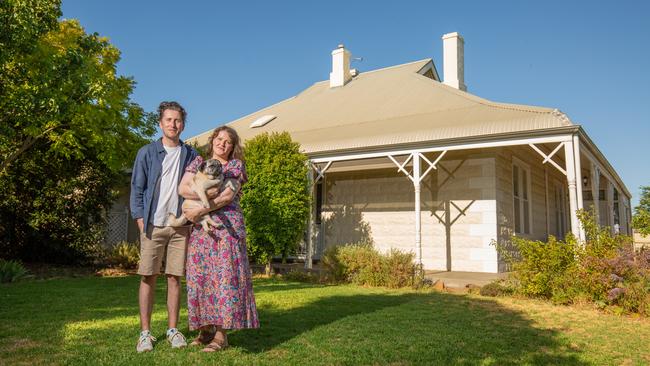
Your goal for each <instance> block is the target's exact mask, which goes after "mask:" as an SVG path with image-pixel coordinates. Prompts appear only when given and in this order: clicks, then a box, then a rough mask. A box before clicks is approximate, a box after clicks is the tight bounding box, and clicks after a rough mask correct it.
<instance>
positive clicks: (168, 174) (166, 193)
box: [153, 145, 181, 226]
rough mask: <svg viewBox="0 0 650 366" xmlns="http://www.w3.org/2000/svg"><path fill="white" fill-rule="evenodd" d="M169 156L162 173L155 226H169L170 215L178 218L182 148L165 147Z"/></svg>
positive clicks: (166, 158)
mask: <svg viewBox="0 0 650 366" xmlns="http://www.w3.org/2000/svg"><path fill="white" fill-rule="evenodd" d="M163 147H164V148H165V151H167V155H165V160H163V163H162V171H161V173H160V195H159V196H158V206H156V212H155V213H154V215H153V224H154V225H155V226H167V217H169V214H170V213H171V214H172V215H174V216H176V210H178V175H179V174H180V169H179V166H180V161H181V147H180V145H179V146H176V147H169V146H163Z"/></svg>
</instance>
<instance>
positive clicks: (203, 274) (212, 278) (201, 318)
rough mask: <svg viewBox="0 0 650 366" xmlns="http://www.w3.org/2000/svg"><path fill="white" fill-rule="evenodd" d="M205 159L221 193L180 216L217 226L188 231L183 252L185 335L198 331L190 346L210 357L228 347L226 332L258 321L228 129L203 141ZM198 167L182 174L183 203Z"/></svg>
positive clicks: (233, 141)
mask: <svg viewBox="0 0 650 366" xmlns="http://www.w3.org/2000/svg"><path fill="white" fill-rule="evenodd" d="M207 155H208V156H209V157H211V158H212V159H216V160H219V162H221V164H222V167H223V174H224V184H223V187H222V188H221V190H220V192H219V193H217V195H216V196H215V197H214V198H213V199H211V207H210V208H195V209H188V210H185V211H184V214H185V216H186V217H187V218H188V219H189V220H190V221H192V222H195V223H196V222H198V221H199V220H200V218H201V216H203V215H205V214H209V215H210V216H211V218H212V219H213V220H214V221H216V222H217V223H218V224H220V225H218V226H212V227H211V228H210V229H209V230H207V231H206V230H204V229H203V227H201V225H196V224H195V225H194V226H193V227H192V231H191V234H190V239H189V241H188V248H187V265H186V277H187V302H188V304H187V307H188V314H189V326H190V330H196V329H199V330H200V333H199V336H198V337H197V338H196V339H195V340H194V341H193V342H192V344H194V345H204V346H205V348H204V349H203V351H205V352H214V351H219V350H222V349H224V348H226V347H228V338H227V335H226V330H227V329H242V328H258V327H259V320H258V317H257V308H256V306H255V296H254V295H253V284H252V280H251V272H250V269H249V263H248V257H247V254H246V227H245V226H244V215H243V212H242V209H241V207H240V205H239V198H240V196H241V185H242V184H244V183H245V182H246V180H247V177H246V170H245V167H244V162H243V152H242V147H241V143H240V140H239V136H238V135H237V132H236V131H235V130H234V129H232V128H230V127H227V126H221V127H218V128H216V129H215V130H214V132H213V133H212V135H211V136H210V138H209V140H208V151H207ZM202 162H203V158H202V157H200V156H199V157H197V158H196V159H195V160H194V161H193V162H192V163H191V164H190V165H189V166H188V167H187V169H186V170H185V175H184V176H183V179H182V180H181V184H180V186H179V193H180V195H182V196H183V197H185V198H187V199H196V198H197V195H196V193H194V192H193V190H192V188H191V182H192V179H193V177H194V175H195V174H196V172H197V169H198V167H199V166H200V165H201V163H202Z"/></svg>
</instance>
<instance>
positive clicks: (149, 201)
mask: <svg viewBox="0 0 650 366" xmlns="http://www.w3.org/2000/svg"><path fill="white" fill-rule="evenodd" d="M180 146H181V157H180V164H179V166H178V169H180V174H179V175H178V184H180V182H181V178H182V177H183V173H185V167H187V165H189V163H191V162H192V160H194V158H196V157H197V155H198V153H197V152H196V150H194V148H192V147H191V146H189V145H187V144H185V143H183V141H181V142H180ZM166 154H167V152H166V151H165V147H164V146H163V144H162V139H158V140H156V141H154V142H152V143H150V144H148V145H145V146H143V147H142V148H140V150H139V151H138V155H137V156H136V158H135V163H134V164H133V173H131V199H130V201H131V202H130V206H131V217H133V218H134V219H139V218H143V219H144V230H145V232H146V231H147V229H148V227H149V224H150V222H149V221H151V220H153V214H154V212H156V207H157V206H158V196H159V195H160V174H161V171H162V163H163V160H165V155H166ZM182 204H183V197H181V196H179V197H178V210H177V212H176V216H177V217H178V216H179V215H180V214H181V205H182Z"/></svg>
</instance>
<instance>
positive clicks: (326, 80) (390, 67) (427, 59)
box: [305, 57, 433, 90]
mask: <svg viewBox="0 0 650 366" xmlns="http://www.w3.org/2000/svg"><path fill="white" fill-rule="evenodd" d="M424 61H426V62H427V63H429V62H433V59H432V58H431V57H429V58H423V59H421V60H417V61H411V62H407V63H404V64H399V65H393V66H386V67H382V68H380V69H374V70H370V71H361V72H359V76H361V75H368V74H372V73H374V72H378V71H386V70H389V69H396V68H398V67H404V66H408V65H413V64H416V63H419V62H424ZM422 67H424V65H422ZM353 80H354V79H353ZM325 82H329V79H325V80H321V81H317V82H315V83H314V84H313V85H316V84H321V83H325ZM305 90H306V89H305Z"/></svg>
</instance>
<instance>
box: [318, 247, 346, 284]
mask: <svg viewBox="0 0 650 366" xmlns="http://www.w3.org/2000/svg"><path fill="white" fill-rule="evenodd" d="M339 248H341V247H340V246H338V245H333V246H331V247H328V248H327V249H325V251H324V252H323V256H322V257H321V264H322V265H323V267H324V268H325V269H326V270H327V277H328V280H330V281H331V282H335V283H336V282H342V281H345V268H343V264H342V263H341V262H340V261H339V258H338V254H339Z"/></svg>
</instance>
